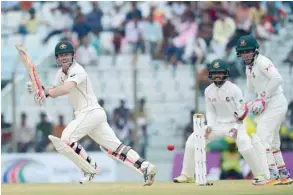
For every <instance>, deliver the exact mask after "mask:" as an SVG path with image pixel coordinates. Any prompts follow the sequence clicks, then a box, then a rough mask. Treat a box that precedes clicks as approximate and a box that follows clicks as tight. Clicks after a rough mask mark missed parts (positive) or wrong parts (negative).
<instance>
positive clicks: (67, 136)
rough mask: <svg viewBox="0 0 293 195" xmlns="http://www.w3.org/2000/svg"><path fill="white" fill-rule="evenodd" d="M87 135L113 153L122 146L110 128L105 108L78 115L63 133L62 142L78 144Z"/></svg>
mask: <svg viewBox="0 0 293 195" xmlns="http://www.w3.org/2000/svg"><path fill="white" fill-rule="evenodd" d="M85 135H88V136H89V137H91V138H92V139H93V140H94V141H95V142H97V143H98V144H100V145H101V146H103V147H105V148H107V149H109V150H111V151H115V150H116V149H117V148H118V146H119V145H120V144H121V141H120V140H119V139H118V138H117V137H116V135H115V133H114V131H113V130H112V128H111V127H110V126H109V124H108V122H107V117H106V113H105V111H104V109H103V108H94V109H92V110H90V111H86V112H81V113H78V114H77V115H76V118H75V119H74V120H73V121H71V122H70V123H69V124H68V126H67V127H66V128H65V129H64V131H63V132H62V135H61V140H63V141H65V142H66V143H73V142H78V141H79V140H80V139H81V138H83V137H84V136H85Z"/></svg>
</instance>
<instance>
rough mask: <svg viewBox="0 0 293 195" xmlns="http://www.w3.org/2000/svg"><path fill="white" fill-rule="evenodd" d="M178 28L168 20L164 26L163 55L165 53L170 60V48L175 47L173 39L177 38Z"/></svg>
mask: <svg viewBox="0 0 293 195" xmlns="http://www.w3.org/2000/svg"><path fill="white" fill-rule="evenodd" d="M176 34H177V33H176V28H175V26H174V24H173V23H172V21H171V20H169V19H167V21H166V23H165V24H164V25H163V44H162V48H161V53H164V54H165V55H166V57H167V60H168V56H169V54H168V48H170V47H172V45H173V38H174V37H175V36H176Z"/></svg>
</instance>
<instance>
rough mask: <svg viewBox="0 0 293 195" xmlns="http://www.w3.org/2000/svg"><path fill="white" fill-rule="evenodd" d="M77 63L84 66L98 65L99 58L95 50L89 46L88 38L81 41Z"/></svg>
mask: <svg viewBox="0 0 293 195" xmlns="http://www.w3.org/2000/svg"><path fill="white" fill-rule="evenodd" d="M76 61H77V62H78V63H79V64H81V65H83V66H85V67H86V66H90V65H97V62H98V57H97V55H96V50H95V48H94V47H93V46H92V45H90V44H89V38H88V36H84V37H83V38H82V40H81V46H80V47H79V48H78V49H77V50H76Z"/></svg>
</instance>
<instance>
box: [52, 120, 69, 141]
mask: <svg viewBox="0 0 293 195" xmlns="http://www.w3.org/2000/svg"><path fill="white" fill-rule="evenodd" d="M65 128H66V125H65V124H64V116H63V115H59V116H58V124H57V125H54V128H53V132H52V134H53V135H54V136H56V137H59V138H61V135H62V132H63V130H64V129H65Z"/></svg>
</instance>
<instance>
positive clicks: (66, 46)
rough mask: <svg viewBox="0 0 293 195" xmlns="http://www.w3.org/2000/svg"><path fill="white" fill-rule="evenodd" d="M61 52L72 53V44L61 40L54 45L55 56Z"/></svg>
mask: <svg viewBox="0 0 293 195" xmlns="http://www.w3.org/2000/svg"><path fill="white" fill-rule="evenodd" d="M62 53H74V48H73V46H72V44H71V43H70V42H68V41H61V42H59V43H58V44H57V45H56V47H55V56H57V55H58V54H62Z"/></svg>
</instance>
